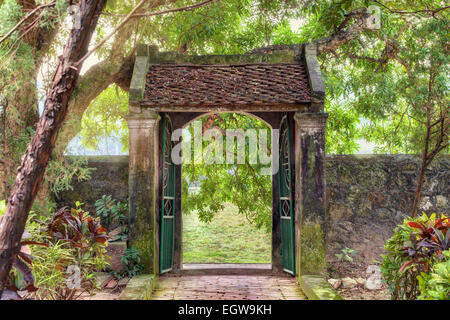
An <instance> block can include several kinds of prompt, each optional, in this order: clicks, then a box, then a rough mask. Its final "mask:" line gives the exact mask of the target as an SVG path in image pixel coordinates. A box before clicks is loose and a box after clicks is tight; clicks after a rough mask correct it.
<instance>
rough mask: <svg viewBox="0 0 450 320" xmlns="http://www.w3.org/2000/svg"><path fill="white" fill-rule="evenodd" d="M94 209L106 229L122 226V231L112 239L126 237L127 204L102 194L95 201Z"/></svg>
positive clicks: (123, 238)
mask: <svg viewBox="0 0 450 320" xmlns="http://www.w3.org/2000/svg"><path fill="white" fill-rule="evenodd" d="M95 211H96V213H97V216H99V217H100V218H101V221H102V225H104V226H105V227H106V228H107V229H108V230H112V229H114V228H117V227H120V226H121V227H122V232H121V233H120V234H118V235H116V238H115V239H112V241H114V240H119V239H120V240H121V241H124V240H126V239H127V231H128V230H127V223H128V204H126V203H121V202H120V201H117V200H115V199H113V198H112V197H111V196H110V195H103V196H102V198H101V199H98V200H97V201H96V202H95Z"/></svg>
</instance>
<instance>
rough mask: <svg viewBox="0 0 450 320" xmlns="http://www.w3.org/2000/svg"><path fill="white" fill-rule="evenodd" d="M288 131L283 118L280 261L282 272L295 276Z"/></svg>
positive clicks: (285, 117)
mask: <svg viewBox="0 0 450 320" xmlns="http://www.w3.org/2000/svg"><path fill="white" fill-rule="evenodd" d="M290 141H291V137H290V130H289V121H288V117H287V116H284V117H283V119H282V120H281V124H280V140H279V148H280V149H279V150H280V153H279V167H278V168H279V172H278V185H279V190H280V204H279V206H280V227H281V259H282V266H283V270H284V271H286V272H288V273H291V274H295V242H294V241H295V235H294V214H293V212H294V211H293V199H292V174H291V172H292V164H291V152H290Z"/></svg>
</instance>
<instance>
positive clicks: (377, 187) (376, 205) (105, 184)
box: [59, 155, 450, 264]
mask: <svg viewBox="0 0 450 320" xmlns="http://www.w3.org/2000/svg"><path fill="white" fill-rule="evenodd" d="M89 166H90V167H92V168H95V171H94V172H93V173H92V174H91V177H92V178H91V180H89V181H84V182H77V183H75V185H74V190H73V191H70V192H67V193H65V194H63V195H61V199H60V200H59V204H60V205H63V204H64V205H73V203H74V202H75V201H76V200H79V201H82V202H84V203H85V205H86V208H87V209H89V210H93V206H94V203H95V201H96V200H97V199H99V198H101V196H102V195H104V194H106V195H108V194H109V195H111V196H112V197H114V198H116V199H118V200H119V201H121V202H127V197H128V157H127V156H102V157H89ZM419 166H420V157H418V156H406V155H343V156H328V157H327V159H326V181H327V189H326V190H327V210H328V217H329V220H328V226H327V232H328V234H327V236H328V246H327V251H328V261H333V259H334V260H335V259H336V258H335V257H334V253H337V252H339V251H340V250H341V249H343V248H345V247H349V248H352V249H355V250H356V252H357V256H356V257H357V259H356V260H357V261H359V262H364V263H365V264H370V263H373V261H374V260H376V259H379V255H380V253H381V252H382V246H383V245H384V243H385V241H386V239H387V238H389V237H390V236H391V235H392V230H393V228H394V227H395V225H397V224H398V223H399V222H401V221H402V220H403V218H404V217H405V216H406V215H408V214H409V211H410V209H411V205H412V201H413V197H414V192H415V184H416V177H417V174H418V170H419ZM420 205H421V209H423V210H426V211H427V212H446V213H450V156H448V155H447V156H442V157H440V158H439V159H438V161H435V162H434V163H433V164H432V165H431V167H430V168H429V170H427V172H426V180H425V183H424V190H423V197H422V201H421V203H420ZM355 263H356V262H355Z"/></svg>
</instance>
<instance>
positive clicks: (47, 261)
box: [26, 208, 107, 300]
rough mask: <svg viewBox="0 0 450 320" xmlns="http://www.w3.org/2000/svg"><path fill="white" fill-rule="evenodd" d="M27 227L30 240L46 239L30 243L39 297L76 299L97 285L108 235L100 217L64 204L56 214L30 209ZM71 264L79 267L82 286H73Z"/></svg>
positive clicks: (36, 294)
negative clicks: (40, 213) (91, 215)
mask: <svg viewBox="0 0 450 320" xmlns="http://www.w3.org/2000/svg"><path fill="white" fill-rule="evenodd" d="M26 230H27V231H28V232H29V234H30V236H29V238H27V240H28V241H33V242H39V243H45V244H46V246H39V245H33V246H30V249H31V257H32V274H33V276H34V279H35V281H34V283H35V285H36V287H37V288H38V290H37V291H35V292H33V293H32V294H29V296H31V297H34V298H36V299H55V300H69V299H76V298H78V297H79V295H80V294H81V293H83V292H90V291H91V290H92V289H94V288H95V281H94V275H95V272H97V271H99V270H103V269H104V268H105V267H106V266H107V262H106V258H107V257H106V256H105V252H106V249H105V247H106V235H105V234H104V232H105V230H104V229H103V228H102V227H101V226H100V225H99V223H98V221H96V220H95V219H93V218H92V217H90V215H89V213H88V212H85V211H83V210H81V209H80V208H73V209H70V210H69V209H66V208H63V209H61V210H59V211H57V212H56V213H54V214H53V216H52V217H48V216H47V215H37V214H36V213H34V212H31V213H30V216H29V219H28V221H27V226H26ZM70 266H76V267H78V268H79V269H78V270H80V274H79V276H80V288H71V287H70V286H69V285H68V284H69V283H70V281H72V279H71V275H72V274H71V273H70V272H69V267H70Z"/></svg>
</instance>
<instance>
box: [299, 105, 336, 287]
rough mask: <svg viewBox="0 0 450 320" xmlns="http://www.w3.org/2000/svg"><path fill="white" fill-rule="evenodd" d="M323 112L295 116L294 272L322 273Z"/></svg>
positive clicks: (323, 230) (323, 249)
mask: <svg viewBox="0 0 450 320" xmlns="http://www.w3.org/2000/svg"><path fill="white" fill-rule="evenodd" d="M327 116H328V115H327V114H325V113H299V112H297V113H296V114H295V115H294V119H295V149H294V152H295V220H294V221H296V222H295V239H296V269H297V270H296V274H298V275H299V278H301V277H302V276H304V275H321V276H324V275H325V225H326V209H325V124H326V119H327Z"/></svg>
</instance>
